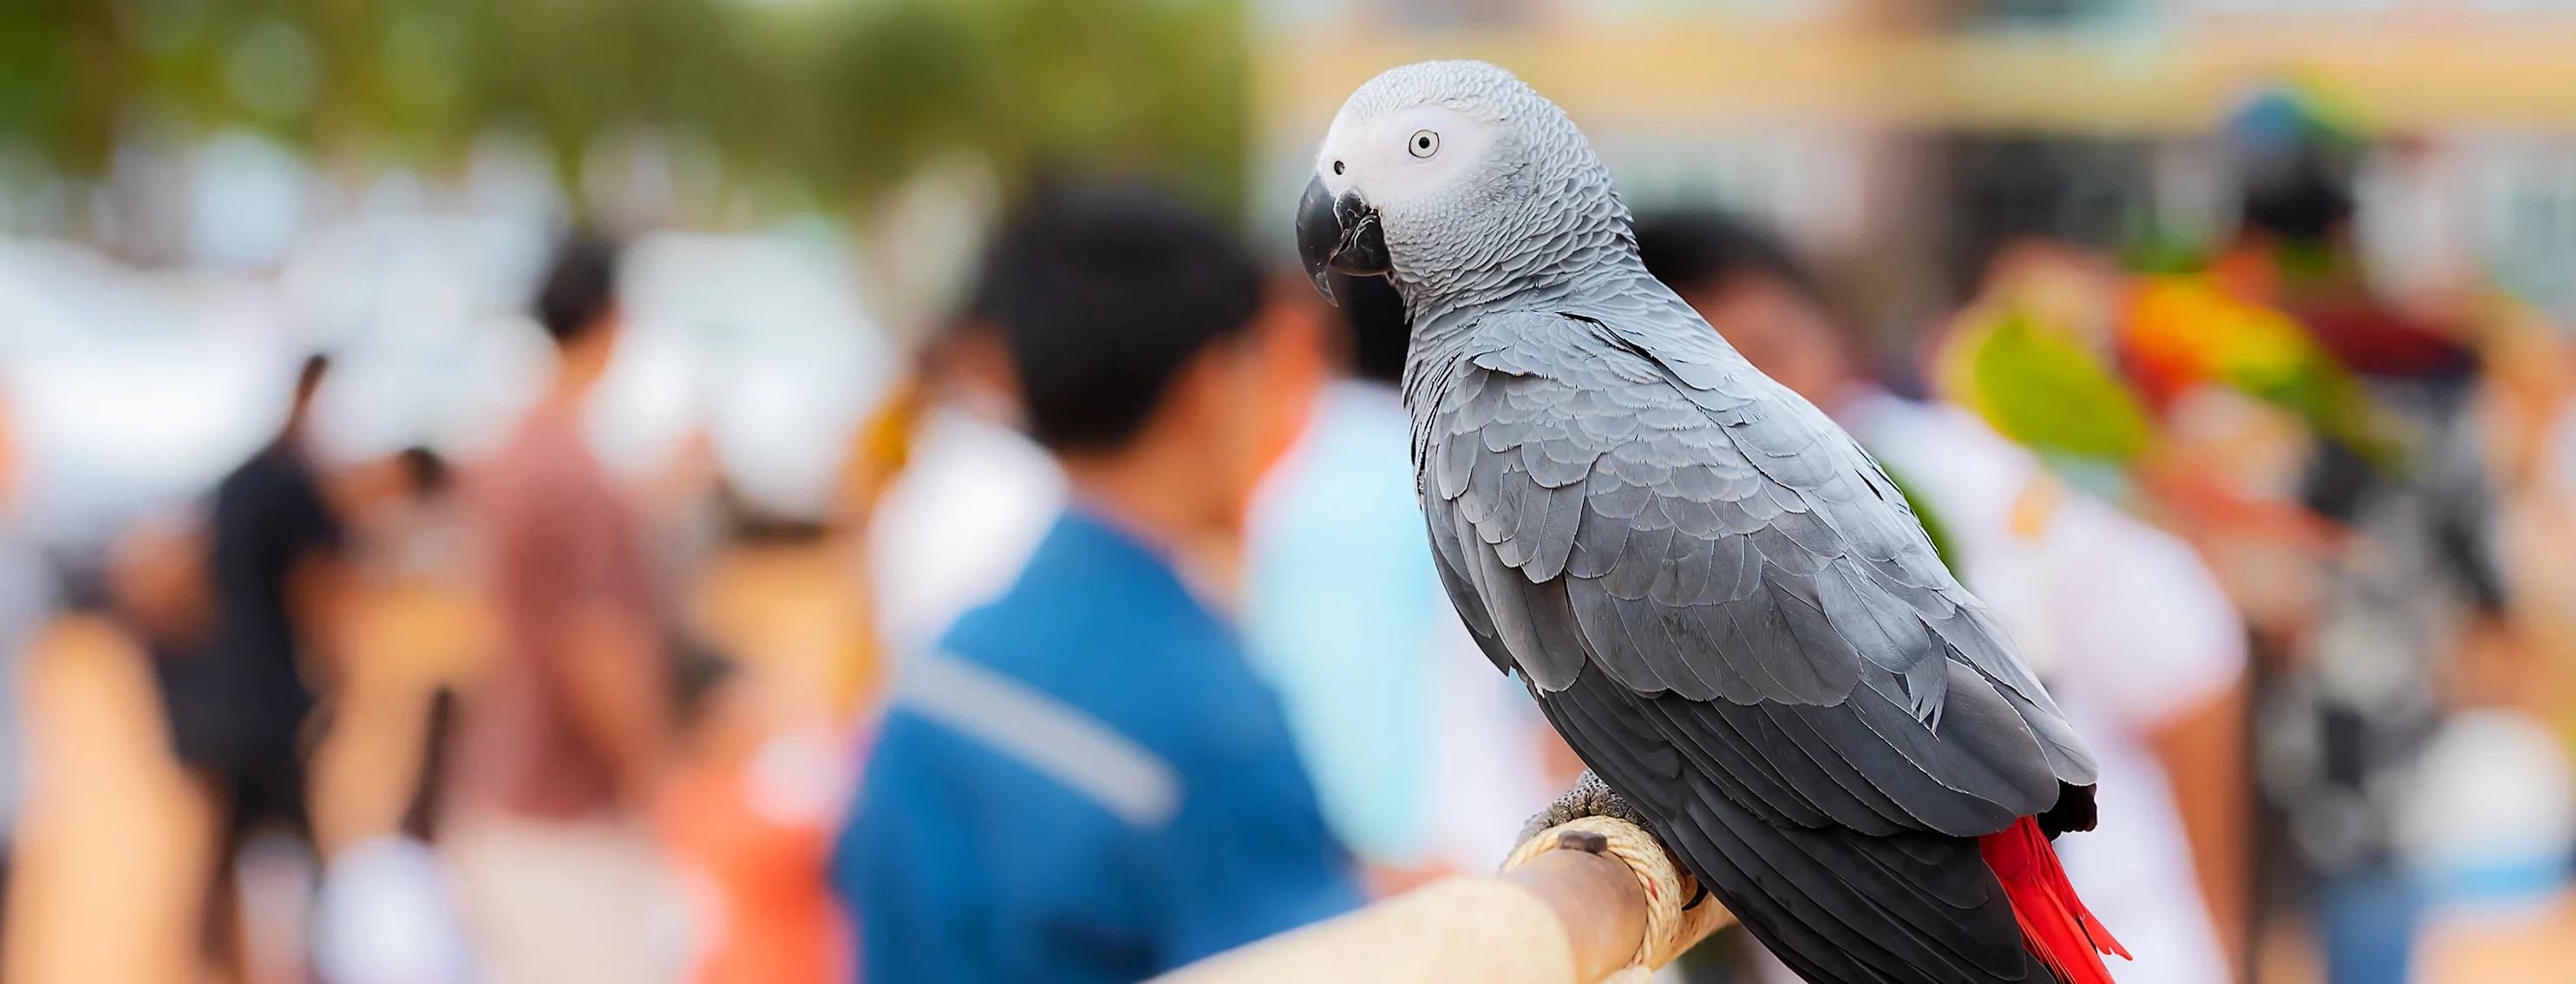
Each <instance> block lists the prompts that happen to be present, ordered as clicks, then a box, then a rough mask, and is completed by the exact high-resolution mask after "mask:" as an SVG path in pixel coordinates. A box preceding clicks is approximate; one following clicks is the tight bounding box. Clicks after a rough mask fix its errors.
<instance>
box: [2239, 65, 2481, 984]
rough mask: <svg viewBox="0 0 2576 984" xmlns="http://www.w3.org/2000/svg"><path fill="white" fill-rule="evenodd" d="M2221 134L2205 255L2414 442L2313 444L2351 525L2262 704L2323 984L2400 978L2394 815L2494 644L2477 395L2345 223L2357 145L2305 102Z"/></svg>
mask: <svg viewBox="0 0 2576 984" xmlns="http://www.w3.org/2000/svg"><path fill="white" fill-rule="evenodd" d="M2234 129H2235V130H2236V131H2237V132H2236V133H2234V134H2233V135H2232V136H2233V137H2234V138H2235V139H2236V141H2237V144H2238V147H2237V150H2238V151H2239V153H2240V155H2241V156H2242V157H2243V158H2244V176H2243V182H2242V186H2243V188H2244V196H2243V199H2242V222H2241V223H2240V230H2239V233H2238V236H2237V239H2236V241H2235V242H2234V243H2232V244H2231V245H2230V247H2229V248H2228V250H2227V251H2226V252H2225V253H2224V254H2223V255H2222V256H2221V257H2220V258H2219V259H2218V260H2217V261H2216V263H2215V264H2214V265H2213V271H2214V273H2215V274H2216V275H2217V276H2218V277H2219V278H2220V279H2222V280H2223V281H2224V282H2225V283H2226V284H2227V285H2228V289H2229V290H2230V291H2231V292H2232V293H2234V294H2236V295H2237V296H2239V297H2242V298H2244V299H2246V300H2248V301H2251V302H2254V303H2260V304H2266V305H2270V306H2273V307H2276V308H2278V309H2279V310H2282V311H2284V312H2286V313H2288V314H2289V315H2290V316H2292V317H2294V318H2296V319H2297V320H2298V322H2299V323H2300V324H2301V325H2302V326H2304V327H2305V328H2306V330H2307V331H2308V332H2309V334H2310V335H2311V336H2312V337H2314V338H2315V340H2316V341H2317V343H2318V344H2320V345H2322V346H2323V347H2324V348H2326V349H2327V350H2329V351H2331V352H2332V353H2333V354H2334V355H2335V357H2336V358H2337V359H2339V360H2340V361H2341V362H2342V363H2343V364H2345V365H2346V366H2349V367H2350V369H2351V370H2352V372H2353V373H2354V374H2355V375H2356V376H2358V378H2359V381H2360V385H2361V386H2362V387H2363V388H2364V389H2366V390H2367V392H2368V394H2369V397H2370V398H2371V399H2372V401H2373V402H2374V403H2375V404H2376V405H2377V406H2379V407H2380V408H2383V410H2384V411H2385V412H2387V413H2389V414H2392V415H2393V416H2395V417H2396V418H2397V419H2399V420H2402V421H2403V422H2404V424H2405V429H2406V430H2407V431H2409V432H2411V435H2412V438H2413V439H2412V440H2411V441H2406V442H2403V443H2402V444H2401V445H2398V446H2396V447H2395V448H2394V453H2386V454H2374V453H2372V449H2371V448H2368V447H2360V446H2355V445H2354V444H2353V443H2352V442H2350V441H2346V440H2342V439H2339V438H2338V436H2337V435H2335V434H2333V433H2320V434H2318V435H2317V436H2316V439H2315V440H2314V442H2313V451H2314V453H2313V455H2312V456H2311V457H2310V459H2309V462H2308V465H2307V469H2306V474H2305V476H2304V481H2303V486H2304V487H2303V489H2302V490H2301V498H2302V499H2303V500H2304V503H2305V505H2306V506H2307V508H2308V509H2310V510H2311V511H2313V512H2314V513H2315V514H2316V515H2318V516H2320V517H2322V518H2324V519H2325V520H2328V521H2330V522H2331V523H2333V524H2334V526H2335V527H2336V528H2337V529H2339V530H2340V531H2341V532H2342V533H2343V544H2342V546H2341V548H2340V549H2339V550H2336V551H2334V552H2333V553H2332V554H2331V555H2329V556H2328V557H2326V558H2325V559H2324V560H2323V562H2322V563H2321V564H2320V565H2318V571H2317V573H2318V577H2317V578H2316V579H2315V580H2316V590H2315V593H2314V600H2313V603H2312V604H2311V605H2310V606H2309V608H2308V610H2307V611H2306V612H2305V618H2304V620H2303V621H2301V622H2299V623H2296V624H2294V625H2293V626H2292V627H2291V628H2290V630H2289V632H2288V634H2287V638H2284V639H2281V640H2279V641H2280V644H2281V648H2282V649H2283V651H2284V654H2285V656H2286V659H2285V660H2284V661H2283V665H2282V666H2281V667H2280V669H2279V672H2278V673H2277V674H2276V677H2275V679H2274V680H2272V681H2271V682H2270V684H2269V685H2268V686H2267V688H2266V690H2267V692H2266V693H2265V694H2264V695H2263V697H2262V700H2261V716H2260V718H2259V722H2258V730H2257V737H2258V739H2259V743H2258V746H2257V748H2258V755H2259V756H2260V761H2261V764H2262V779H2263V789H2264V792H2265V794H2266V796H2267V798H2268V799H2269V801H2270V803H2271V804H2272V806H2273V807H2274V808H2275V809H2276V810H2278V811H2279V812H2280V814H2281V816H2282V818H2283V820H2284V821H2285V823H2284V826H2285V827H2286V831H2287V835H2288V840H2289V841H2290V844H2291V845H2292V847H2293V849H2294V850H2293V855H2294V857H2295V858H2296V860H2297V862H2298V867H2299V868H2300V869H2301V871H2300V874H2301V875H2303V876H2304V881H2305V882H2306V885H2307V889H2308V891H2307V897H2308V905H2309V910H2310V916H2311V918H2312V920H2313V924H2314V927H2315V929H2316V930H2317V932H2318V934H2319V939H2320V942H2321V943H2322V949H2323V951H2324V956H2325V963H2326V974H2327V979H2328V980H2329V981H2330V982H2331V984H2394V982H2399V981H2403V980H2405V979H2406V976H2407V975H2408V973H2409V972H2410V968H2411V967H2412V965H2413V963H2414V956H2415V946H2414V944H2415V941H2416V939H2417V936H2418V934H2419V932H2420V929H2421V926H2422V924H2423V918H2424V910H2425V906H2426V904H2427V902H2428V899H2427V898H2426V897H2425V895H2424V893H2423V892H2422V891H2421V886H2420V884H2419V883H2418V879H2417V877H2416V876H2415V874H2414V873H2412V872H2410V871H2409V870H2408V865H2407V862H2406V859H2405V858H2404V857H2403V856H2402V853H2403V852H2402V851H2401V844H2400V843H2399V837H2398V832H2399V830H2398V828H2399V827H2400V824H2399V822H2398V821H2399V817H2400V816H2401V814H2402V813H2403V810H2404V807H2405V804H2406V802H2407V801H2408V800H2409V799H2410V798H2412V797H2413V796H2415V795H2417V793H2418V791H2419V790H2420V789H2421V788H2423V787H2422V786H2420V785H2419V782H2420V780H2419V779H2418V778H2417V766H2418V764H2419V763H2420V762H2421V760H2422V756H2423V753H2424V750H2425V749H2426V747H2427V746H2428V745H2429V744H2430V743H2431V741H2432V740H2433V738H2434V737H2435V736H2436V735H2437V734H2438V733H2440V731H2441V728H2442V722H2443V720H2444V719H2445V717H2446V716H2447V715H2448V713H2449V710H2448V708H2446V707H2445V705H2444V701H2445V694H2446V692H2447V691H2448V689H2449V684H2450V683H2451V681H2452V680H2453V674H2454V671H2455V667H2456V661H2457V658H2458V654H2459V653H2460V652H2461V651H2462V650H2463V648H2465V647H2469V646H2473V645H2478V644H2481V643H2482V642H2485V643H2489V644H2501V643H2497V642H2495V641H2496V640H2499V639H2501V638H2502V637H2503V636H2505V634H2506V633H2505V630H2504V620H2503V615H2504V610H2505V607H2506V601H2507V599H2506V597H2505V592H2504V581H2503V578H2502V575H2501V572H2500V570H2499V569H2498V566H2497V561H2496V557H2495V542H2494V541H2495V532H2494V523H2495V520H2494V512H2495V501H2494V494H2493V491H2492V487H2491V481H2490V478H2489V476H2488V473H2487V472H2488V466H2487V462H2486V461H2485V459H2484V456H2483V441H2482V440H2481V438H2480V435H2479V428H2478V421H2477V418H2476V414H2475V413H2474V412H2472V405H2473V401H2472V397H2473V395H2474V394H2475V393H2476V391H2477V389H2478V386H2479V382H2478V377H2477V373H2478V365H2477V362H2476V359H2475V357H2474V354H2473V353H2472V352H2471V351H2470V350H2469V349H2468V348H2467V347H2465V346H2463V345H2461V344H2459V343H2458V342H2457V341H2456V340H2454V339H2453V338H2451V337H2450V334H2451V333H2450V332H2448V331H2446V330H2445V329H2444V328H2443V327H2442V326H2439V325H2433V324H2427V323H2423V322H2420V321H2417V320H2415V319H2412V318H2409V317H2407V316H2405V315H2403V314H2401V313H2399V312H2397V311H2395V310H2394V309H2392V308H2390V307H2389V306H2387V305H2386V304H2384V303H2382V302H2381V301H2380V300H2379V299H2378V298H2377V297H2376V296H2375V295H2374V294H2373V292H2372V291H2371V289H2370V286H2369V283H2368V280H2367V277H2366V276H2365V274H2366V271H2365V270H2364V269H2363V268H2362V264H2361V262H2360V250H2359V245H2358V243H2357V241H2356V239H2355V235H2354V226H2353V202H2354V197H2353V192H2352V175H2351V166H2352V163H2353V160H2352V158H2353V156H2354V155H2355V154H2356V153H2357V139H2356V138H2355V137H2353V136H2352V135H2351V134H2349V133H2345V132H2339V131H2336V130H2335V129H2333V128H2332V127H2331V126H2329V125H2328V124H2327V123H2326V122H2324V121H2321V120H2320V119H2319V118H2318V117H2317V115H2316V114H2315V113H2313V112H2307V111H2305V110H2303V108H2302V107H2301V106H2300V105H2298V104H2297V102H2296V100H2289V101H2287V102H2284V101H2283V100H2282V99H2278V98H2267V99H2265V100H2261V101H2258V102H2257V103H2256V104H2255V105H2254V106H2253V107H2250V108H2249V109H2248V110H2247V111H2246V112H2245V113H2243V114H2241V115H2240V117H2239V119H2238V120H2237V122H2236V124H2235V126H2234Z"/></svg>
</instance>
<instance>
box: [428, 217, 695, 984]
mask: <svg viewBox="0 0 2576 984" xmlns="http://www.w3.org/2000/svg"><path fill="white" fill-rule="evenodd" d="M617 263H618V252H617V249H616V247H615V246H613V245H611V244H609V243H607V242H605V241H602V240H599V239H595V238H591V237H587V236H577V237H575V238H573V239H571V240H570V241H568V242H567V243H566V244H565V245H564V246H563V247H562V248H561V249H560V250H559V251H558V252H557V253H556V255H555V259H554V263H553V266H552V267H551V268H550V269H549V270H548V271H547V273H546V278H545V280H544V282H543V284H542V286H541V287H540V289H539V290H538V292H537V296H536V299H535V305H534V307H535V309H536V314H537V318H538V323H539V325H540V326H541V327H542V328H544V329H545V332H546V335H547V337H549V338H551V339H553V341H554V347H555V355H556V363H555V376H554V383H553V385H552V387H551V388H550V389H549V390H548V391H547V393H546V395H545V396H544V397H543V398H542V399H541V400H539V401H538V403H537V405H536V407H535V408H534V409H532V410H531V411H529V413H528V415H527V418H526V419H525V420H524V421H522V422H521V423H520V425H519V429H518V432H517V433H516V434H515V435H514V436H513V437H511V438H510V440H509V442H508V443H507V444H506V445H504V447H503V448H502V450H501V451H500V452H499V454H497V455H496V456H494V457H493V458H492V459H491V460H490V461H487V462H485V463H484V464H483V466H482V467H481V469H480V470H479V471H478V473H477V474H476V475H475V476H474V481H473V482H472V483H470V484H469V488H468V489H467V499H468V502H469V503H470V505H471V509H472V512H473V514H474V517H475V520H476V523H477V525H478V526H479V527H480V533H481V539H482V546H483V548H484V549H483V552H484V554H485V559H486V561H487V563H486V564H485V569H486V575H485V576H486V578H487V581H488V583H487V584H486V589H487V591H488V594H489V597H490V599H491V602H492V605H493V608H494V611H495V612H496V614H497V615H498V616H499V622H500V629H501V642H502V646H501V651H500V653H499V654H498V659H497V660H496V661H495V663H494V665H493V666H492V667H490V668H489V669H488V670H487V671H485V672H484V673H483V675H482V676H481V677H480V678H478V679H476V680H473V681H471V682H470V683H469V684H468V685H467V686H466V688H465V689H464V691H463V693H462V694H461V697H460V700H459V704H458V713H457V720H456V728H455V732H454V735H453V738H452V742H453V746H452V747H453V757H452V759H451V761H450V762H449V765H450V766H451V772H450V774H449V776H448V782H449V788H448V789H447V790H446V793H445V800H446V803H447V810H448V813H449V815H448V816H447V817H446V818H445V820H446V822H445V825H444V831H443V837H442V841H443V843H442V846H443V848H444V849H445V850H446V853H447V855H448V857H449V860H450V862H451V865H452V867H454V869H455V870H456V873H457V882H458V889H459V891H460V892H461V894H462V896H463V898H464V900H465V902H464V908H465V910H466V913H465V915H466V921H467V925H468V930H469V932H470V933H471V934H472V935H473V936H474V937H475V941H474V942H475V944H476V949H477V951H478V956H479V959H480V961H481V963H482V966H483V970H484V971H485V976H486V979H488V980H493V981H497V982H508V981H548V982H556V981H564V982H574V981H602V982H606V981H634V980H654V979H660V977H661V976H662V975H664V974H666V973H668V972H669V968H670V966H671V964H672V963H673V962H674V961H675V960H676V959H677V956H678V955H677V953H676V952H675V951H674V950H673V948H672V947H670V946H668V945H666V942H665V941H662V940H659V939H657V938H656V936H655V935H654V934H653V931H652V926H653V924H654V920H655V919H656V918H657V916H656V912H657V907H658V906H660V905H661V904H663V903H662V901H661V900H662V899H663V898H665V894H664V893H663V891H662V889H661V886H662V885H663V884H665V882H664V880H663V875H662V873H661V870H660V867H659V864H658V861H657V853H656V851H655V849H654V847H653V844H652V843H651V840H650V838H649V837H648V836H647V835H646V833H645V832H644V829H643V827H642V826H641V824H640V823H639V820H640V817H641V810H642V808H643V807H645V806H646V805H647V804H648V802H649V799H650V796H651V794H652V789H651V787H652V785H653V783H654V778H655V776H654V773H655V770H656V769H657V768H658V767H659V765H660V763H661V757H662V751H663V747H664V744H665V742H666V740H667V738H668V730H669V729H668V728H667V726H666V724H665V719H666V717H667V716H668V712H669V708H668V706H667V705H668V701H667V699H666V698H667V695H668V693H669V684H668V680H669V671H668V667H667V663H668V661H667V659H666V658H665V656H664V653H663V652H662V650H661V648H660V647H661V642H660V640H661V632H662V629H663V620H662V618H661V615H660V610H659V605H658V600H657V598H656V595H655V592H654V590H653V586H652V582H651V578H650V575H649V573H648V571H647V568H646V564H645V552H644V546H643V542H642V536H641V532H640V530H639V529H638V526H637V523H636V520H635V518H634V516H633V514H632V513H631V511H630V510H629V509H628V506H627V503H626V501H625V500H624V497H623V496H622V495H621V494H620V492H619V491H618V490H617V488H616V486H615V485H614V483H612V481H611V480H610V478H609V475H608V472H607V471H606V470H605V469H604V468H602V467H601V465H600V463H599V461H598V459H596V458H595V457H593V456H592V454H591V452H590V448H589V446H588V444H587V443H586V442H585V441H584V440H583V437H582V430H581V423H580V422H581V412H582V408H583V406H584V405H585V403H586V402H587V400H588V399H589V396H590V394H591V392H592V390H593V389H594V387H595V386H596V385H597V383H598V381H599V378H600V376H601V375H602V374H603V373H604V372H606V371H607V368H608V364H609V359H610V357H611V355H612V354H613V353H614V352H615V350H616V345H617V339H618V334H619V330H620V323H619V319H618V308H617Z"/></svg>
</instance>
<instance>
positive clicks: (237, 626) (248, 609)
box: [153, 354, 345, 976]
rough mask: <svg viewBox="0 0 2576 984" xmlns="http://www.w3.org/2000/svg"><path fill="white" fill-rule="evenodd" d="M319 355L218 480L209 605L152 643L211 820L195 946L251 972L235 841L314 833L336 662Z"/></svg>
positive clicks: (337, 581) (207, 575)
mask: <svg viewBox="0 0 2576 984" xmlns="http://www.w3.org/2000/svg"><path fill="white" fill-rule="evenodd" d="M330 365H331V362H330V359H329V358H328V357H326V356H322V355H319V354H316V355H312V356H308V357H307V358H306V359H305V360H304V361H303V363H302V365H301V366H300V367H299V368H298V369H297V371H296V374H295V383H294V391H293V395H292V397H291V398H290V399H289V401H288V404H287V411H286V420H285V422H284V423H283V424H282V425H281V426H280V427H279V428H278V431H277V435H276V436H275V437H274V438H272V439H271V440H270V441H269V442H268V443H267V444H265V445H263V446H261V447H260V449H259V450H258V451H256V452H254V453H252V455H251V456H250V458H249V459H248V460H245V461H243V462H242V463H241V464H240V465H239V466H237V467H235V468H234V469H233V470H232V471H231V472H230V473H229V474H227V475H225V476H224V478H223V480H222V481H221V482H219V483H217V485H216V486H215V490H214V495H213V497H212V499H211V501H210V502H209V503H208V505H207V510H206V518H205V528H204V530H203V539H202V541H201V542H202V543H203V549H202V552H201V553H198V554H195V555H194V556H195V557H196V560H197V562H198V564H199V565H200V568H199V570H198V572H197V576H198V577H199V578H200V579H201V580H200V581H199V582H198V584H199V586H201V588H202V590H203V591H204V592H205V594H204V599H205V601H206V606H205V610H204V612H205V615H206V616H207V617H206V618H204V619H203V620H202V621H199V622H198V623H197V624H196V626H195V627H194V628H192V629H190V630H187V631H184V632H179V633H172V634H169V635H166V636H164V637H163V638H162V639H161V640H159V642H158V644H156V645H155V647H154V649H155V651H156V654H155V659H154V660H153V669H154V673H155V677H156V681H157V683H158V684H159V687H160V692H161V698H162V708H163V711H164V713H165V715H166V716H167V720H168V724H169V734H170V742H171V747H172V751H173V752H174V754H175V756H176V758H177V759H178V761H179V763H180V764H181V765H182V766H184V767H185V768H186V769H187V771H188V774H189V778H190V779H191V780H192V781H193V782H194V784H195V785H196V786H197V787H198V789H199V791H200V792H201V793H202V794H203V795H204V796H205V797H207V799H208V801H209V802H210V803H211V804H212V805H213V809H214V815H215V816H216V817H217V818H218V819H217V821H216V822H217V823H218V824H219V825H220V826H219V830H218V832H217V834H216V840H215V844H216V851H217V854H216V856H215V870H214V871H213V873H212V876H211V878H210V880H209V881H208V883H207V885H206V892H207V895H206V908H205V910H204V916H205V924H206V925H205V929H206V933H207V937H206V941H205V943H206V949H207V951H208V952H209V954H210V955H212V956H215V957H216V958H217V959H219V960H220V961H222V962H223V963H225V964H226V965H228V966H229V967H230V968H231V970H232V972H233V973H234V974H235V975H236V976H244V975H252V968H251V967H250V966H249V957H248V956H247V955H246V954H245V953H244V952H243V949H242V947H243V940H242V939H241V938H240V936H239V935H238V930H239V927H238V926H236V925H235V923H236V906H235V904H234V902H235V899H234V888H235V886H234V884H233V882H234V879H233V877H232V872H233V866H234V863H235V861H236V859H237V857H238V856H239V855H240V853H241V851H242V848H243V847H244V846H245V845H246V844H248V843H249V842H250V840H251V839H252V838H253V837H254V836H256V835H259V834H262V833H266V832H269V831H272V830H276V831H282V832H284V833H286V834H288V835H289V836H292V837H293V838H295V839H296V840H298V841H301V842H302V843H303V844H304V845H305V846H306V847H307V848H308V849H309V848H310V847H311V845H312V823H311V819H310V818H311V814H310V812H309V809H308V804H307V802H306V795H307V779H308V770H309V767H310V756H311V753H312V750H313V747H312V746H313V742H312V740H311V739H312V731H313V729H312V728H310V727H308V721H309V719H310V718H311V717H312V716H313V712H314V708H315V691H316V689H317V687H318V685H319V684H321V683H322V682H324V681H326V680H328V679H329V678H330V677H331V676H332V675H333V673H332V669H333V668H332V666H331V665H330V663H331V659H330V654H329V652H328V650H329V648H330V643H331V642H332V640H331V639H330V633H329V631H328V630H329V627H330V626H331V625H332V623H333V616H332V612H331V609H332V607H333V606H334V604H335V599H336V597H337V595H338V592H339V588H340V585H341V583H342V579H343V577H344V576H345V575H344V574H343V572H342V571H341V559H342V558H341V519H340V516H339V515H338V513H337V511H336V510H335V509H334V508H333V506H332V504H331V502H330V501H329V499H328V497H327V495H326V494H325V491H324V488H323V484H322V480H321V478H320V477H319V474H318V471H317V468H316V466H315V463H314V460H313V456H312V450H311V448H310V435H311V429H312V428H311V422H312V417H313V404H314V398H315V396H316V394H317V393H318V392H319V391H320V390H321V387H322V382H323V380H324V378H325V377H326V376H327V375H328V373H329V371H330ZM252 976H255V975H252Z"/></svg>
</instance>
